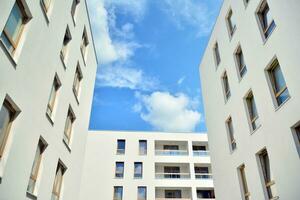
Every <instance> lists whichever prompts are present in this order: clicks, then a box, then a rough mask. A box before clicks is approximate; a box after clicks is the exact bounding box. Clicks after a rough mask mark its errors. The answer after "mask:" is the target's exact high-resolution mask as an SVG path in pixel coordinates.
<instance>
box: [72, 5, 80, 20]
mask: <svg viewBox="0 0 300 200" xmlns="http://www.w3.org/2000/svg"><path fill="white" fill-rule="evenodd" d="M78 4H79V0H73V2H72V7H71V15H72V18H73V20H74V22H75V17H76V10H77V6H78Z"/></svg>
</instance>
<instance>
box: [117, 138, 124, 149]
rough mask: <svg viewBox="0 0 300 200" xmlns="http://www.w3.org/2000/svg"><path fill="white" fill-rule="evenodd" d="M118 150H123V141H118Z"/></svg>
mask: <svg viewBox="0 0 300 200" xmlns="http://www.w3.org/2000/svg"><path fill="white" fill-rule="evenodd" d="M118 149H125V140H118Z"/></svg>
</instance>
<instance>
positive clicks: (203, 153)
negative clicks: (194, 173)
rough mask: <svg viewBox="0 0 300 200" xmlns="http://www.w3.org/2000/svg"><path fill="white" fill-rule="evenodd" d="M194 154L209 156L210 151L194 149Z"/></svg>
mask: <svg viewBox="0 0 300 200" xmlns="http://www.w3.org/2000/svg"><path fill="white" fill-rule="evenodd" d="M193 155H194V156H209V151H201V150H198V151H193Z"/></svg>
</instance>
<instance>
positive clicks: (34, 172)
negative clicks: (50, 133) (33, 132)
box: [27, 139, 47, 194]
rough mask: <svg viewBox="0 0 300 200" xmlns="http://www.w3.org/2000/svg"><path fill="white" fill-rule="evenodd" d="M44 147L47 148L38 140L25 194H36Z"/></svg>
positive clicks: (43, 142) (42, 141)
mask: <svg viewBox="0 0 300 200" xmlns="http://www.w3.org/2000/svg"><path fill="white" fill-rule="evenodd" d="M46 147H47V144H46V143H45V141H44V140H42V139H40V140H39V143H38V146H37V148H36V152H35V156H34V160H33V165H32V168H31V173H30V179H29V183H28V186H27V192H29V193H30V194H36V191H35V189H36V182H37V180H38V178H39V177H38V176H39V171H40V165H41V162H42V157H43V153H44V151H45V149H46Z"/></svg>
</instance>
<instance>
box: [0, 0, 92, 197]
mask: <svg viewBox="0 0 300 200" xmlns="http://www.w3.org/2000/svg"><path fill="white" fill-rule="evenodd" d="M14 2H15V1H14V0H5V1H0V8H1V12H0V31H1V32H2V30H3V28H4V26H5V23H6V20H7V18H8V15H9V13H10V11H11V9H12V6H13V4H14ZM26 2H27V5H28V7H29V10H30V12H31V14H32V19H31V20H30V21H29V23H28V25H27V26H26V30H25V33H24V37H22V39H21V43H22V48H21V49H20V54H19V56H18V59H17V60H16V62H17V63H16V64H13V62H11V60H10V59H9V56H7V54H6V53H5V50H4V49H3V46H1V48H0V103H1V105H2V102H3V100H4V98H5V96H6V95H9V96H10V98H11V99H12V100H13V101H14V102H15V103H16V105H17V106H18V107H19V108H20V110H21V113H20V114H19V115H18V117H17V118H16V119H15V120H14V122H13V125H12V128H11V132H10V135H9V138H8V143H7V146H6V149H5V154H4V157H3V158H1V160H0V177H1V183H0V200H20V199H27V198H26V189H27V184H28V181H29V176H30V171H31V167H32V163H33V159H34V155H35V151H36V148H37V144H38V140H39V137H40V136H42V137H43V138H44V139H45V140H46V142H47V143H48V147H47V149H46V151H45V152H44V157H43V161H42V168H41V176H40V180H39V181H38V182H39V183H38V191H37V197H38V199H41V200H43V199H50V198H51V192H52V186H53V181H54V176H55V170H56V166H57V162H58V159H61V160H62V161H63V163H64V164H65V165H66V166H67V168H68V169H67V171H66V173H65V176H64V183H63V185H64V186H63V191H62V195H61V197H62V198H61V199H63V200H75V199H78V197H79V189H80V188H79V187H80V184H79V183H80V179H81V169H82V160H83V157H84V151H85V142H86V136H87V130H88V125H89V116H90V108H91V100H92V96H93V88H94V80H95V73H96V67H97V63H96V57H95V53H94V47H93V42H92V35H91V31H90V27H89V21H88V17H87V10H86V5H85V4H86V3H85V1H84V0H81V1H80V4H79V7H78V10H77V17H76V19H77V20H76V25H74V24H73V21H72V17H71V14H70V11H71V4H72V1H60V0H53V8H52V13H51V15H50V17H49V20H50V21H49V23H47V20H46V18H45V16H44V14H43V10H42V7H41V5H40V1H33V0H27V1H26ZM67 24H68V25H69V28H70V31H71V34H72V41H71V43H70V47H69V56H68V62H67V65H66V69H64V67H63V64H62V62H61V60H60V56H59V53H60V49H61V46H62V41H63V36H64V33H65V30H66V26H67ZM84 26H86V29H87V34H88V38H89V41H90V45H89V47H88V48H89V49H88V57H87V63H86V65H84V62H83V58H82V56H81V52H80V43H81V37H82V33H83V28H84ZM78 61H79V63H80V66H81V70H82V73H83V80H82V85H81V94H80V99H79V104H77V102H76V100H75V97H74V94H73V91H72V84H73V80H74V74H75V69H76V64H77V62H78ZM55 73H57V75H58V77H59V79H60V81H61V83H62V86H61V88H60V91H59V96H58V101H57V107H56V115H55V117H54V124H53V126H52V125H51V123H50V122H49V120H48V119H47V117H46V114H45V113H46V107H47V102H48V98H49V95H50V88H51V87H52V83H53V79H54V75H55ZM69 104H70V105H71V106H72V108H73V110H74V113H75V115H76V120H75V123H74V131H73V133H72V143H71V152H69V151H68V150H67V148H66V146H65V145H64V144H63V141H62V138H63V134H64V133H63V130H64V125H65V119H66V116H67V111H68V106H69Z"/></svg>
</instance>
